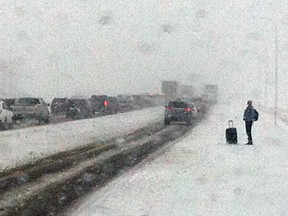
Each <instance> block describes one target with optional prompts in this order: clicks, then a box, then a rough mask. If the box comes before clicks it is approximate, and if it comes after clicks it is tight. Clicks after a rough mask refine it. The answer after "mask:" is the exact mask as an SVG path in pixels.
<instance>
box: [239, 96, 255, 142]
mask: <svg viewBox="0 0 288 216" xmlns="http://www.w3.org/2000/svg"><path fill="white" fill-rule="evenodd" d="M247 105H248V106H247V108H246V109H245V111H244V117H243V120H244V121H245V127H246V134H247V136H248V143H246V145H253V140H252V134H251V130H252V125H253V122H254V121H257V120H258V112H257V110H256V109H254V107H253V106H252V101H251V100H248V102H247Z"/></svg>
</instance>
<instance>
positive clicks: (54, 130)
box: [0, 107, 163, 171]
mask: <svg viewBox="0 0 288 216" xmlns="http://www.w3.org/2000/svg"><path fill="white" fill-rule="evenodd" d="M162 119H163V107H156V108H148V109H144V110H137V111H133V112H128V113H122V114H118V115H112V116H105V117H101V118H94V119H85V120H79V121H73V122H65V123H62V124H56V125H46V126H37V127H29V128H25V129H19V130H11V131H3V132H1V133H0V147H1V152H0V171H1V170H3V169H5V168H11V167H14V166H16V165H19V164H22V163H27V162H29V161H31V160H35V159H39V158H41V157H43V156H47V155H50V154H53V153H57V152H61V151H65V150H68V149H73V148H76V147H79V146H82V145H85V144H89V143H92V142H100V141H103V140H107V139H110V138H113V137H118V136H124V135H126V134H128V133H131V132H133V131H135V130H137V129H139V128H141V127H144V126H147V125H149V124H153V123H155V122H159V121H161V120H162Z"/></svg>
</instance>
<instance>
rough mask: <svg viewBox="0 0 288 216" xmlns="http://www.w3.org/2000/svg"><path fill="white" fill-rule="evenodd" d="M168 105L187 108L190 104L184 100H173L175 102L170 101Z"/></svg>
mask: <svg viewBox="0 0 288 216" xmlns="http://www.w3.org/2000/svg"><path fill="white" fill-rule="evenodd" d="M168 106H171V107H174V108H186V107H188V104H187V103H185V102H182V101H173V102H170V103H169V105H168Z"/></svg>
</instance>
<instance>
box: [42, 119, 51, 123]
mask: <svg viewBox="0 0 288 216" xmlns="http://www.w3.org/2000/svg"><path fill="white" fill-rule="evenodd" d="M42 121H43V122H44V123H45V124H49V123H50V119H49V118H45V119H42Z"/></svg>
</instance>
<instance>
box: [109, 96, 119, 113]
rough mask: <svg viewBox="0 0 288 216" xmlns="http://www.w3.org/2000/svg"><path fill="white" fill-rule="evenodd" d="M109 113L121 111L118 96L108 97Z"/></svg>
mask: <svg viewBox="0 0 288 216" xmlns="http://www.w3.org/2000/svg"><path fill="white" fill-rule="evenodd" d="M107 108H108V110H107V111H108V114H109V115H113V114H117V113H118V112H119V103H118V98H117V97H108V106H107Z"/></svg>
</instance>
